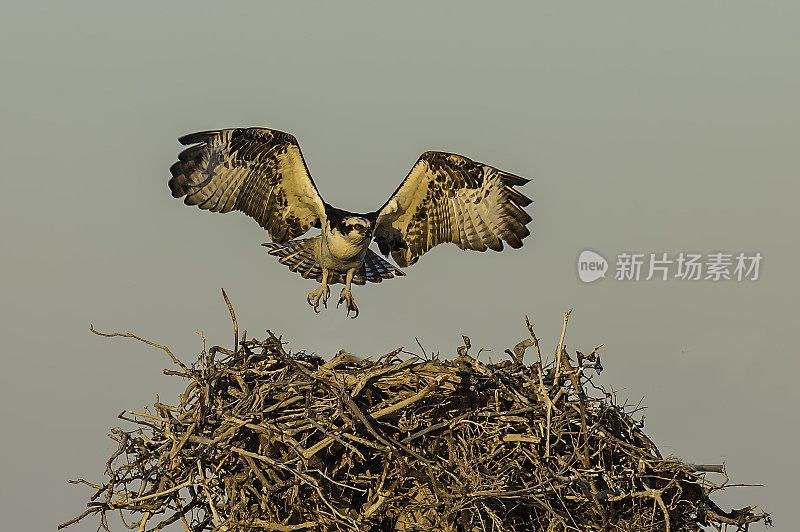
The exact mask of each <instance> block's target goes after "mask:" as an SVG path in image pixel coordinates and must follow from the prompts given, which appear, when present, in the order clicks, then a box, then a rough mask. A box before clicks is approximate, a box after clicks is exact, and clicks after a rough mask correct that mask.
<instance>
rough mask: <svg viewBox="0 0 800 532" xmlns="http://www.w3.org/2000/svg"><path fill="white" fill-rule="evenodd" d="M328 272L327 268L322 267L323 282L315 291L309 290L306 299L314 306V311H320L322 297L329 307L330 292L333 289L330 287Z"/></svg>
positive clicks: (323, 302)
mask: <svg viewBox="0 0 800 532" xmlns="http://www.w3.org/2000/svg"><path fill="white" fill-rule="evenodd" d="M328 273H329V272H328V269H327V268H322V284H320V285H319V288H317V289H316V290H314V291H313V292H309V294H308V298H307V299H306V300H307V301H308V304H309V305H311V306H312V307H314V312H319V310H318V308H319V300H320V299H322V304H323V305H325V308H328V294H330V293H331V289H330V288H328Z"/></svg>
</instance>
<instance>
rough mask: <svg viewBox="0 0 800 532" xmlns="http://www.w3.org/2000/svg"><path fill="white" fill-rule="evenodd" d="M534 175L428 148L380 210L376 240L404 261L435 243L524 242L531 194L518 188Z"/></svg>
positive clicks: (494, 245) (479, 246)
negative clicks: (509, 171) (515, 172)
mask: <svg viewBox="0 0 800 532" xmlns="http://www.w3.org/2000/svg"><path fill="white" fill-rule="evenodd" d="M527 182H528V179H525V178H522V177H520V176H517V175H514V174H510V173H508V172H504V171H502V170H498V169H497V168H494V167H491V166H488V165H485V164H483V163H479V162H476V161H473V160H472V159H468V158H467V157H463V156H461V155H456V154H453V153H444V152H425V153H423V154H422V156H421V157H420V158H419V160H417V162H416V164H414V166H413V167H412V168H411V171H410V172H409V174H408V176H407V177H406V178H405V180H404V181H403V182H402V183H401V184H400V186H399V187H398V189H397V190H396V191H395V192H394V194H392V196H391V197H390V198H389V200H388V201H387V202H386V204H385V205H384V206H383V207H382V208H381V209H380V210H379V211H377V221H376V224H375V226H376V227H375V240H376V242H377V243H378V246H379V247H380V248H381V251H383V252H391V253H392V257H394V259H395V261H397V263H398V264H399V265H400V266H408V265H409V264H414V263H415V262H416V261H417V260H419V257H421V256H422V255H423V254H424V253H426V252H427V251H429V250H430V249H431V248H433V247H434V246H437V245H438V244H441V243H444V242H452V243H453V244H456V245H457V246H458V247H460V248H461V249H472V250H477V251H486V249H487V248H488V249H493V250H496V251H500V250H502V249H503V241H505V242H506V243H508V244H509V245H510V246H511V247H515V248H516V247H520V246H521V245H522V239H524V238H525V237H526V236H528V235H529V234H530V232H529V231H528V229H527V227H525V226H526V225H527V224H528V223H529V222H530V221H531V217H530V215H528V213H526V212H525V211H524V209H523V207H526V206H528V205H529V204H530V203H531V200H530V198H528V197H527V196H525V195H524V194H522V193H521V192H519V191H517V190H515V189H514V188H513V187H515V186H521V185H524V184H525V183H527Z"/></svg>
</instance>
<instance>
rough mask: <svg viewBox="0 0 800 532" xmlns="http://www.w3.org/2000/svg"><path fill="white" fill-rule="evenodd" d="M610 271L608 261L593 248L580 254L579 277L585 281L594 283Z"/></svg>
mask: <svg viewBox="0 0 800 532" xmlns="http://www.w3.org/2000/svg"><path fill="white" fill-rule="evenodd" d="M607 271H608V261H607V260H606V259H605V257H603V256H602V255H600V254H599V253H595V252H594V251H591V250H588V249H587V250H584V251H581V254H580V255H579V256H578V277H580V278H581V281H583V282H584V283H592V282H594V281H596V280H598V279H603V278H605V276H606V272H607Z"/></svg>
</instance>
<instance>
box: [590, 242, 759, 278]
mask: <svg viewBox="0 0 800 532" xmlns="http://www.w3.org/2000/svg"><path fill="white" fill-rule="evenodd" d="M763 259H764V256H763V255H762V254H761V253H759V252H756V253H752V254H747V253H743V252H739V253H724V252H714V253H706V254H703V253H689V252H683V251H681V252H679V253H672V254H670V253H635V252H623V253H619V254H618V255H617V258H616V263H615V264H614V280H616V281H650V280H652V279H655V280H659V281H666V280H669V279H677V280H680V281H714V282H717V281H756V280H758V278H759V275H760V268H761V262H762V261H763ZM608 267H609V264H608V262H607V261H606V259H605V258H603V256H602V255H600V254H599V253H596V252H594V251H590V250H585V251H582V252H581V254H580V256H579V257H578V277H579V278H580V280H581V281H583V282H584V283H591V282H594V281H596V280H598V279H601V278H605V273H606V271H607V270H608Z"/></svg>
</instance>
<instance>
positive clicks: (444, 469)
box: [59, 298, 769, 532]
mask: <svg viewBox="0 0 800 532" xmlns="http://www.w3.org/2000/svg"><path fill="white" fill-rule="evenodd" d="M226 300H227V298H226ZM231 316H232V317H233V320H234V328H235V335H236V344H235V345H236V348H235V350H227V349H224V348H221V347H212V348H211V349H209V350H208V351H206V350H205V348H204V350H203V353H202V354H201V356H200V358H199V360H198V363H197V364H195V365H193V366H192V367H191V368H190V367H187V366H186V365H185V364H183V363H181V362H180V361H179V360H178V359H177V358H175V357H174V356H173V355H172V353H171V352H170V351H169V349H167V348H166V347H163V346H159V345H157V344H153V343H152V342H149V341H147V340H143V339H141V338H138V337H135V336H134V335H119V336H129V337H133V338H137V339H139V340H142V341H144V342H147V343H148V344H150V345H153V346H155V347H159V348H161V349H163V350H164V351H165V352H166V353H167V354H168V355H169V356H170V357H171V358H172V359H173V361H174V362H175V363H176V364H177V365H178V367H179V368H180V369H179V370H165V373H167V374H169V375H175V376H178V377H182V378H185V379H187V380H188V381H189V384H188V386H187V388H186V391H185V392H184V393H183V394H181V395H180V397H179V401H178V402H177V404H176V405H175V406H169V405H166V404H162V403H160V402H156V403H155V405H154V411H151V412H138V413H137V412H132V411H128V412H123V414H121V415H120V418H121V419H124V420H126V421H128V422H130V423H133V424H134V425H135V426H136V428H134V429H133V430H128V431H125V430H122V429H113V430H112V432H111V435H110V436H111V438H113V439H114V440H116V441H117V443H118V444H119V448H118V450H117V451H116V452H115V453H114V454H113V455H112V456H111V458H110V459H109V460H108V462H107V464H106V474H107V476H108V480H107V481H106V482H105V483H103V484H94V483H90V482H88V481H85V480H78V481H75V482H77V483H82V484H86V485H88V486H91V487H92V488H93V489H94V490H95V492H94V494H93V495H92V496H91V500H90V502H89V504H88V509H87V510H86V511H85V512H84V513H83V514H81V515H80V516H78V517H76V518H75V519H73V520H71V521H69V522H67V523H64V524H63V525H61V526H60V527H59V528H62V527H64V526H67V525H69V524H72V523H74V522H77V521H79V520H81V519H83V518H85V517H87V516H90V515H95V516H98V517H99V518H100V526H101V527H102V528H104V529H106V530H108V529H109V528H108V526H109V524H108V514H109V513H113V512H114V511H119V512H120V514H121V515H122V516H123V518H124V517H125V516H126V515H127V516H133V518H134V519H135V522H133V523H132V524H129V525H128V526H129V527H130V528H137V529H138V530H140V531H149V530H161V529H162V528H164V527H165V526H167V525H169V524H172V523H182V525H183V528H184V529H185V530H187V531H191V532H195V531H202V530H219V531H222V530H228V531H234V530H236V531H238V530H268V531H293V530H353V531H356V530H362V531H363V530H372V531H384V530H386V531H391V530H397V531H411V530H442V531H485V530H493V531H499V530H516V531H523V530H526V531H529V530H548V531H550V530H552V531H559V530H580V531H584V530H627V531H645V530H647V531H651V530H652V531H655V530H663V531H678V530H700V529H701V527H702V526H705V525H712V526H715V527H716V528H722V527H723V526H725V525H734V526H736V527H737V528H740V529H745V528H746V527H747V524H748V523H752V522H755V521H764V522H766V523H769V516H768V515H767V514H764V513H754V511H753V509H751V508H744V509H742V510H734V511H732V512H724V511H723V510H721V509H720V508H719V507H717V506H716V505H715V504H714V503H713V502H712V501H711V500H710V498H709V495H710V494H711V493H712V492H714V491H715V490H719V489H722V488H723V487H724V485H725V482H727V476H725V472H724V468H722V466H699V465H691V464H686V463H683V462H681V461H680V460H677V459H673V458H662V457H661V455H660V453H659V451H658V449H657V448H656V446H655V445H654V443H653V442H652V441H651V440H650V439H649V438H648V437H647V436H646V435H645V434H644V432H643V431H642V429H641V427H640V426H639V425H638V424H637V422H636V421H634V419H633V418H632V417H631V415H630V413H629V412H626V411H625V409H624V408H622V407H620V406H618V405H616V404H615V402H614V400H613V396H612V395H611V394H608V393H605V392H604V391H603V390H602V388H598V387H596V386H595V385H594V384H593V383H592V382H591V375H592V374H594V373H595V372H599V371H600V370H601V369H602V366H601V365H600V357H599V355H598V353H597V349H594V350H592V351H591V352H590V353H588V354H586V355H584V354H581V353H580V352H576V353H575V354H574V356H573V357H570V356H569V355H568V354H567V351H566V349H565V348H564V347H563V345H564V344H563V340H564V335H563V332H562V336H561V340H560V341H559V344H558V348H557V349H556V353H557V355H558V356H557V357H555V358H556V359H557V360H553V361H549V362H546V361H545V360H543V357H542V353H541V351H540V348H539V340H538V339H537V338H536V336H535V335H534V333H533V328H532V327H531V325H530V323H528V332H529V336H530V337H529V338H527V339H525V340H523V341H522V342H520V343H518V344H517V345H516V346H515V347H514V348H513V350H507V353H508V354H509V355H510V358H511V360H509V361H503V362H500V363H494V364H492V363H484V362H482V361H480V360H478V357H477V356H475V357H473V356H471V355H470V354H469V351H470V347H471V346H470V342H469V338H467V337H464V345H463V346H461V347H459V348H458V349H457V353H458V356H457V357H456V358H455V359H454V360H448V361H444V360H439V359H438V358H437V357H433V358H427V357H426V358H418V357H416V356H409V355H410V354H409V353H406V352H404V351H402V350H396V351H393V352H391V353H389V354H387V355H384V356H382V357H381V358H380V359H379V360H378V361H376V362H372V361H369V360H359V359H356V358H354V357H352V356H350V355H348V354H346V353H344V352H340V353H339V354H338V355H336V356H335V357H334V358H333V359H332V360H329V361H327V362H326V361H324V360H322V359H321V358H318V357H316V356H309V355H305V354H303V353H295V354H292V353H290V352H288V351H286V350H285V348H284V345H283V343H282V342H281V340H280V338H279V337H277V336H275V335H273V334H272V333H269V336H268V337H267V338H266V339H265V340H263V341H259V340H255V339H246V338H245V336H246V332H245V333H244V334H243V335H242V337H241V338H240V337H239V334H238V329H237V328H236V320H235V316H234V315H233V310H232V309H231ZM568 316H569V313H567V314H565V319H564V327H565V329H566V323H567V319H568ZM98 334H102V333H98ZM106 336H117V334H112V335H106ZM530 348H533V350H532V351H529V354H530V353H533V355H534V356H535V361H534V362H533V363H532V364H530V365H525V363H524V359H523V357H524V356H525V354H526V350H528V349H530ZM589 390H592V391H593V392H594V396H592V395H590V394H589ZM710 472H713V473H718V474H722V475H723V476H724V478H725V482H723V483H722V484H721V485H717V484H715V483H712V482H711V481H709V480H708V479H707V478H706V476H707V473H710ZM126 524H127V523H126Z"/></svg>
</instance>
